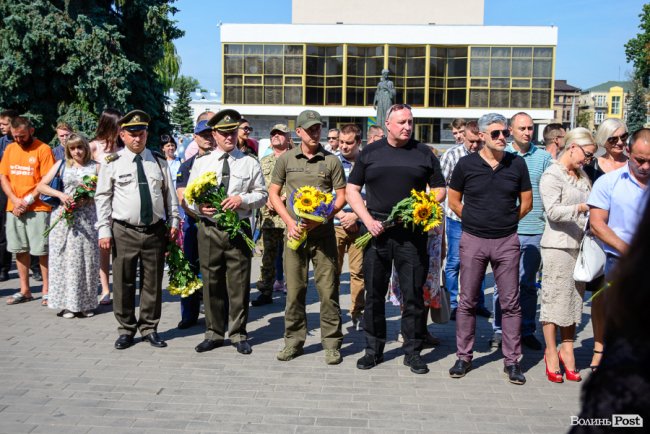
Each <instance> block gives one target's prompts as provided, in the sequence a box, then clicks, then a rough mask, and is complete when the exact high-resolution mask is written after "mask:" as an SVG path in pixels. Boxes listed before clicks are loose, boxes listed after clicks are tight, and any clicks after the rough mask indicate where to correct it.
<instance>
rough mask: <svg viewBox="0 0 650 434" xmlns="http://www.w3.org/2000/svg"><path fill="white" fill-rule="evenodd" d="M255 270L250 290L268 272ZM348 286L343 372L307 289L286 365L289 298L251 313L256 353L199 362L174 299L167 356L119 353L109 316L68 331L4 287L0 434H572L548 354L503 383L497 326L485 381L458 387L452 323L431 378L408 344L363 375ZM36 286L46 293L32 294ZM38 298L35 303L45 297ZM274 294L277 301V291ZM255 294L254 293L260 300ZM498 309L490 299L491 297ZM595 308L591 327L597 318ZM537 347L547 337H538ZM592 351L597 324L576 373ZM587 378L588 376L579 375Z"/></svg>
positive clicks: (75, 323)
mask: <svg viewBox="0 0 650 434" xmlns="http://www.w3.org/2000/svg"><path fill="white" fill-rule="evenodd" d="M259 264H260V261H259V258H255V260H254V264H253V278H254V280H256V278H257V274H258V273H259ZM348 279H349V275H348V274H347V273H346V272H344V274H343V276H342V281H343V282H342V287H343V288H342V290H343V294H342V297H341V304H342V307H343V313H344V322H345V323H344V330H345V339H344V345H343V350H342V354H343V357H344V360H343V363H342V364H341V365H338V366H327V365H325V363H324V360H323V352H322V350H321V346H320V339H319V332H318V300H317V297H316V291H315V288H314V287H313V284H312V285H311V286H310V288H309V297H308V315H309V316H308V323H309V326H310V327H311V330H310V334H309V336H308V339H307V345H306V348H305V350H306V354H305V355H304V356H302V357H299V358H298V359H295V360H293V361H291V362H286V363H283V362H279V361H277V360H276V359H275V353H276V352H277V351H278V350H279V349H280V348H281V346H282V339H281V337H282V331H283V319H282V311H283V308H284V297H283V296H282V295H276V296H275V300H274V303H273V304H272V305H268V306H264V307H258V308H251V312H250V322H249V333H250V342H251V344H252V345H253V354H252V355H250V356H243V355H240V354H238V353H237V352H236V351H235V349H234V347H232V346H225V347H223V348H219V349H216V350H214V351H212V352H208V353H203V354H197V353H196V352H194V346H195V345H196V344H198V343H199V342H200V341H201V340H202V339H203V334H202V333H203V330H204V329H203V326H204V323H203V321H202V320H201V321H200V323H199V325H198V326H196V327H193V328H191V329H189V330H182V331H181V330H177V329H176V328H175V327H176V324H177V323H178V321H179V319H180V314H179V303H178V299H176V298H174V297H170V296H169V295H166V296H165V298H164V304H163V313H162V321H161V323H160V327H159V331H160V334H161V335H162V337H163V338H164V339H166V340H167V342H168V344H169V346H168V347H167V348H163V349H155V348H153V347H151V346H150V345H148V344H145V343H140V342H139V340H138V343H137V344H136V345H135V346H134V347H132V348H130V349H127V350H124V351H117V350H115V349H113V342H114V341H115V339H116V338H117V333H116V321H115V319H114V317H113V314H112V310H111V307H110V306H109V307H108V308H106V309H101V308H100V310H99V312H98V315H96V316H95V317H93V318H88V319H63V318H58V317H56V315H55V313H56V312H54V311H53V310H50V309H48V308H45V307H41V306H40V300H36V301H34V302H30V303H25V304H22V305H17V306H7V305H5V299H6V297H7V296H9V295H10V294H12V293H13V292H14V291H15V288H16V287H17V286H18V281H17V279H16V278H15V271H12V280H10V281H9V282H4V283H1V284H0V297H1V298H2V300H0V364H1V365H2V367H3V370H4V375H3V379H2V381H0V432H2V433H11V434H14V433H21V432H30V433H110V434H115V433H166V432H263V433H276V432H277V433H312V432H313V433H336V434H339V433H367V432H376V433H394V432H407V431H408V432H428V433H445V434H446V433H452V432H481V433H483V432H495V433H504V432H513V433H529V432H532V433H562V432H566V431H567V429H568V427H569V421H570V416H571V415H576V414H577V413H578V409H579V394H580V384H575V383H571V382H567V383H564V384H552V383H550V382H548V381H547V380H546V378H545V375H544V363H543V360H542V357H543V353H542V352H541V351H540V352H531V351H525V352H524V358H523V360H522V366H523V368H524V371H525V373H526V377H527V379H528V382H527V383H526V385H524V386H514V385H511V384H509V383H508V382H507V380H506V379H505V377H504V376H503V374H502V366H503V365H502V357H501V354H500V353H498V352H496V353H495V352H490V351H488V350H487V341H488V339H489V338H490V336H491V328H490V324H489V322H488V321H487V320H485V319H483V318H481V319H479V321H478V330H477V339H476V340H477V344H476V347H477V349H478V351H477V353H476V354H475V362H474V365H475V370H473V371H472V372H470V373H469V374H468V376H467V377H465V378H463V379H460V380H454V379H451V378H449V375H448V373H447V371H448V369H449V368H450V367H451V366H452V365H453V363H454V361H455V356H454V352H455V330H454V325H455V323H454V322H450V323H449V324H446V325H442V326H439V325H430V326H429V328H430V330H431V332H432V333H434V334H435V335H436V336H438V337H440V338H441V340H442V344H441V345H440V346H438V347H436V348H435V349H432V350H425V351H424V352H423V356H424V358H425V360H426V361H427V362H428V363H429V368H430V369H431V372H430V373H429V374H427V375H415V374H412V373H411V372H410V371H409V369H408V368H407V367H405V366H404V365H403V364H402V359H403V357H402V353H401V351H400V349H399V346H400V345H399V344H398V343H397V342H395V341H394V340H391V341H390V342H388V343H387V346H386V361H385V362H384V363H383V364H381V365H379V366H377V367H376V368H374V369H372V370H369V371H361V370H358V369H357V368H356V366H355V364H356V360H357V358H358V357H360V356H361V355H362V352H363V347H364V339H363V335H362V333H360V332H356V331H353V330H352V329H351V328H350V326H351V321H350V317H349V315H348V307H349V304H350V301H349V298H350V297H349V288H348V284H349V281H348ZM32 283H33V284H36V283H37V282H32ZM38 288H40V287H36V286H35V287H34V288H33V290H34V293H35V295H36V296H38V295H40V294H39V292H38V291H40V289H38ZM276 294H277V293H276ZM256 296H257V292H256V291H255V290H253V295H252V297H256ZM488 299H489V300H491V296H490V297H489V298H488ZM588 313H589V307H588V305H587V306H585V316H584V320H585V321H588V320H589V316H588ZM387 315H388V317H389V319H388V330H389V337H390V338H392V339H394V338H395V337H396V335H397V331H398V329H399V320H398V318H399V311H398V309H396V308H395V307H393V306H390V305H387ZM538 337H539V338H540V339H541V334H539V333H538ZM592 345H593V339H592V334H591V325H590V324H589V323H588V322H587V323H586V324H585V325H582V326H580V327H579V332H578V339H577V342H576V346H577V349H576V355H577V358H578V366H579V367H581V368H585V367H586V366H587V365H588V363H589V360H590V349H591V347H592ZM583 373H584V374H585V375H588V374H587V372H586V370H585V371H583Z"/></svg>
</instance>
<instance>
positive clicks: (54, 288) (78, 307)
mask: <svg viewBox="0 0 650 434" xmlns="http://www.w3.org/2000/svg"><path fill="white" fill-rule="evenodd" d="M64 164H65V162H64ZM96 164H97V163H95V162H94V161H91V162H90V163H88V164H87V165H86V166H84V167H70V166H67V165H66V167H65V169H64V171H63V185H64V191H65V193H66V194H69V195H70V196H72V195H73V193H74V191H75V189H76V188H77V186H78V185H79V184H80V183H81V181H82V180H83V177H84V176H85V175H95V174H96ZM62 212H63V207H62V206H59V207H57V208H55V209H54V211H53V212H52V215H51V217H50V223H54V222H55V221H56V219H57V218H59V217H60V216H61V213H62ZM96 222H97V213H96V211H95V202H94V201H87V202H86V204H85V205H83V206H80V207H79V208H76V209H75V211H74V220H73V223H72V226H68V224H67V222H66V221H65V220H61V221H60V222H59V223H58V224H57V225H56V226H55V227H54V229H52V232H50V236H49V237H50V238H49V246H50V254H49V275H50V291H49V296H48V306H49V307H50V308H51V309H67V310H69V311H71V312H85V311H88V310H92V309H95V308H96V307H97V285H98V284H99V246H98V241H97V229H95V223H96Z"/></svg>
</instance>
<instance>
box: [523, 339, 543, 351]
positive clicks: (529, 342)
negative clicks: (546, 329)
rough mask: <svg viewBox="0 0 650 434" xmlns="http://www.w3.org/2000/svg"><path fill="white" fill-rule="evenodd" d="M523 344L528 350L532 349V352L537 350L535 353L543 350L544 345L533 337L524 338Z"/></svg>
mask: <svg viewBox="0 0 650 434" xmlns="http://www.w3.org/2000/svg"><path fill="white" fill-rule="evenodd" d="M521 343H522V344H524V346H526V347H527V348H530V349H531V350H535V351H541V350H542V343H541V342H540V341H538V340H537V338H536V337H535V336H533V335H528V336H522V337H521Z"/></svg>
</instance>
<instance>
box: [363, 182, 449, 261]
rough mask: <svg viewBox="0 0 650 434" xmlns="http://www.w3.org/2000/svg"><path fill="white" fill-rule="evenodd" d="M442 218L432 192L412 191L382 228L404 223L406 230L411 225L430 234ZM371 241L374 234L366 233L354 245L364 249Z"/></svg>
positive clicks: (440, 209)
mask: <svg viewBox="0 0 650 434" xmlns="http://www.w3.org/2000/svg"><path fill="white" fill-rule="evenodd" d="M442 217H443V213H442V207H441V206H440V204H439V203H438V202H437V201H436V199H435V195H434V194H433V193H432V192H428V193H427V192H425V191H415V190H411V195H410V196H409V197H406V198H404V199H402V200H400V201H399V202H397V205H395V206H394V207H393V209H392V210H391V212H390V215H389V216H388V219H386V221H384V222H382V226H384V227H385V228H388V227H392V226H395V225H397V224H398V223H402V224H403V225H404V227H405V228H408V226H409V225H411V229H412V230H415V229H416V227H420V228H421V229H422V231H423V232H428V231H430V230H431V229H433V228H435V227H437V226H438V225H440V223H442ZM371 239H372V234H371V233H370V232H366V233H365V234H363V235H361V236H360V237H359V238H357V239H356V240H355V241H354V245H355V246H357V247H359V248H361V249H363V248H364V247H366V245H367V244H368V242H370V240H371Z"/></svg>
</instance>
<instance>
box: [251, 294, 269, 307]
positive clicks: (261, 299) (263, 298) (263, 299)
mask: <svg viewBox="0 0 650 434" xmlns="http://www.w3.org/2000/svg"><path fill="white" fill-rule="evenodd" d="M271 303H273V297H271V296H270V295H269V294H264V293H262V294H260V295H259V296H258V297H257V300H253V301H251V304H252V305H253V306H256V307H257V306H264V305H265V304H271Z"/></svg>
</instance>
